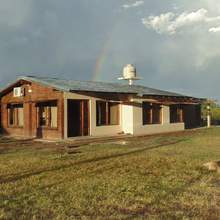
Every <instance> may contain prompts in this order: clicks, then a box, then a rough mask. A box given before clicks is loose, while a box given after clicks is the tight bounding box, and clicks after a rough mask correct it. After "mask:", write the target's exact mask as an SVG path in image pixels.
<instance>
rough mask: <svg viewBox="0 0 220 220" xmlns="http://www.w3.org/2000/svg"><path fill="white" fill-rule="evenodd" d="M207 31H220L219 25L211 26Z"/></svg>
mask: <svg viewBox="0 0 220 220" xmlns="http://www.w3.org/2000/svg"><path fill="white" fill-rule="evenodd" d="M209 32H211V33H217V32H220V26H219V27H212V28H209Z"/></svg>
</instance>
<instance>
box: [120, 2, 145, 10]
mask: <svg viewBox="0 0 220 220" xmlns="http://www.w3.org/2000/svg"><path fill="white" fill-rule="evenodd" d="M143 4H144V1H143V0H139V1H136V2H134V3H131V4H124V5H122V7H123V8H124V9H128V8H135V7H139V6H141V5H143Z"/></svg>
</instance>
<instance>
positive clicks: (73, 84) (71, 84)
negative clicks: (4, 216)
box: [18, 76, 189, 97]
mask: <svg viewBox="0 0 220 220" xmlns="http://www.w3.org/2000/svg"><path fill="white" fill-rule="evenodd" d="M18 79H19V80H27V81H32V82H36V83H40V84H43V85H46V86H50V87H53V88H56V89H58V90H61V91H65V92H74V91H84V92H104V93H124V94H139V95H140V96H142V95H153V96H154V95H156V96H173V97H189V96H186V95H182V94H178V93H173V92H168V91H163V90H158V89H153V88H149V87H145V86H140V85H131V86H130V85H126V84H122V83H107V82H94V81H75V80H64V79H58V78H49V77H38V76H24V77H19V78H18Z"/></svg>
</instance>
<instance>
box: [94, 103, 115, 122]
mask: <svg viewBox="0 0 220 220" xmlns="http://www.w3.org/2000/svg"><path fill="white" fill-rule="evenodd" d="M96 124H97V126H102V125H118V124H119V104H118V103H115V102H104V101H97V102H96Z"/></svg>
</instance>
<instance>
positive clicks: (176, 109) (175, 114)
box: [170, 105, 183, 123]
mask: <svg viewBox="0 0 220 220" xmlns="http://www.w3.org/2000/svg"><path fill="white" fill-rule="evenodd" d="M182 122H183V108H182V106H181V105H171V106H170V123H182Z"/></svg>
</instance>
